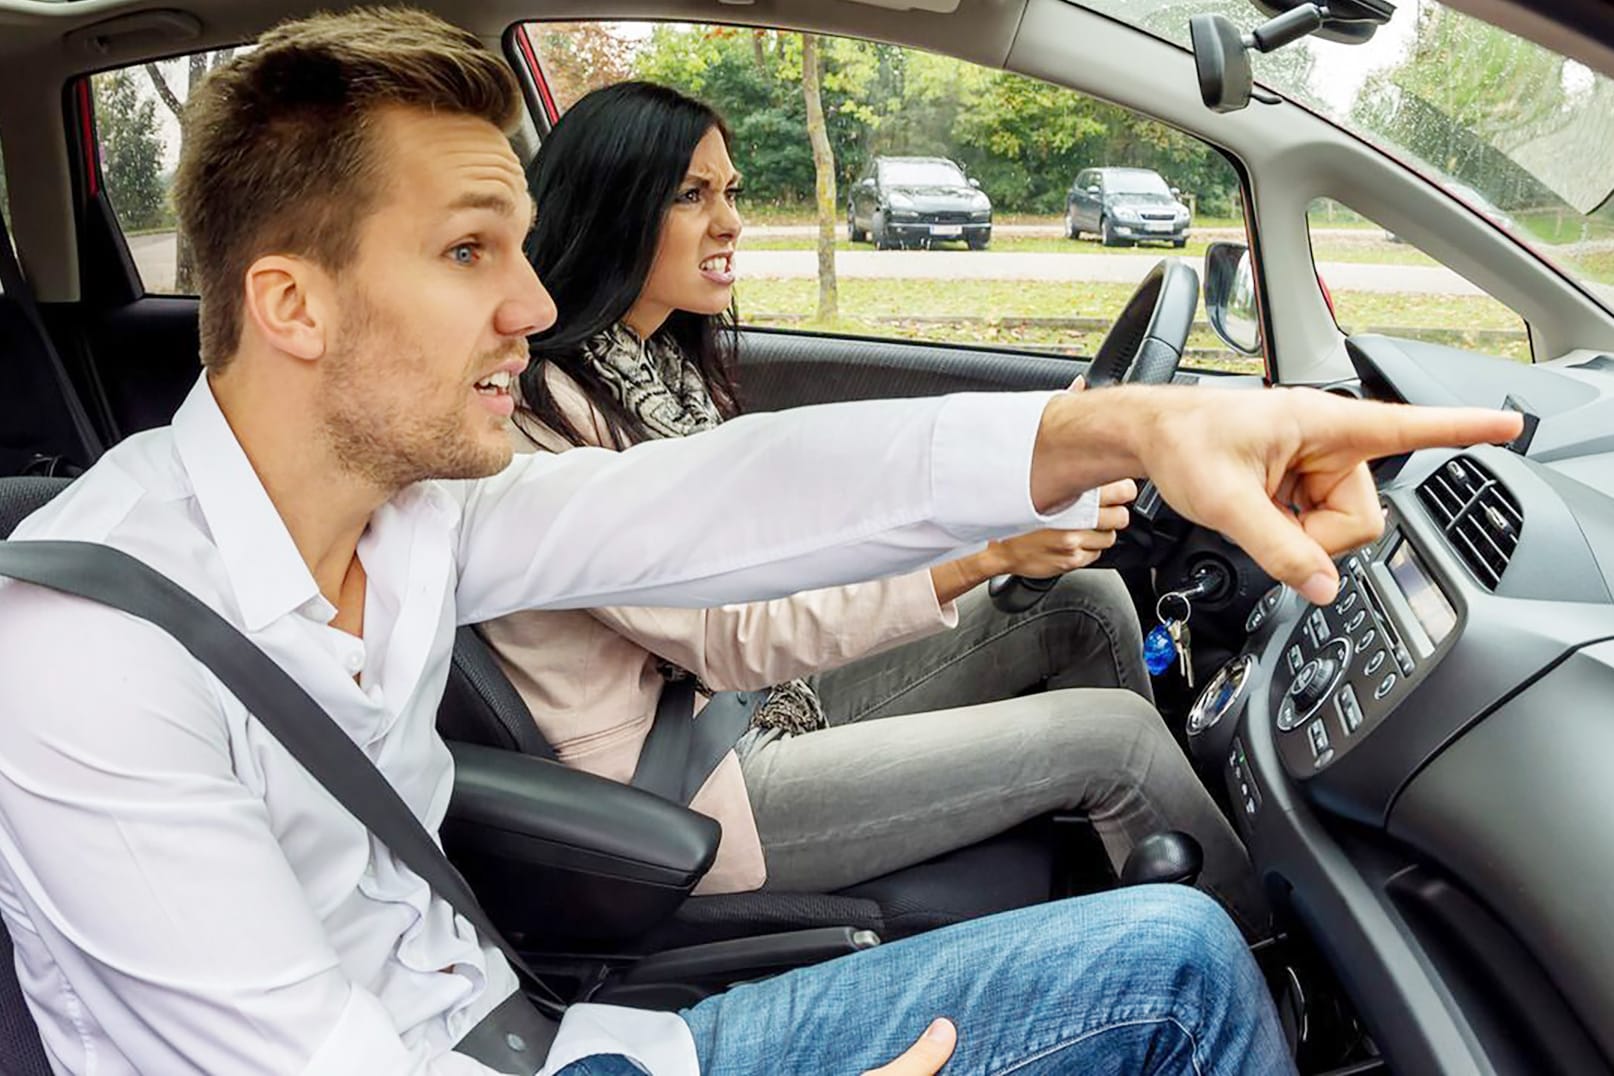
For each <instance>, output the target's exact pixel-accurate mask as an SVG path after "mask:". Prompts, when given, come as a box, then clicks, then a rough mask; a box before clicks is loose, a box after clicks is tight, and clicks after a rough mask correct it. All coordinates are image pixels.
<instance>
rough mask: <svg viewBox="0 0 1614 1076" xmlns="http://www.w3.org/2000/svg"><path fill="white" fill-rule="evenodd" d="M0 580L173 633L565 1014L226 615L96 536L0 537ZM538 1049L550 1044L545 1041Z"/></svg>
mask: <svg viewBox="0 0 1614 1076" xmlns="http://www.w3.org/2000/svg"><path fill="white" fill-rule="evenodd" d="M0 577H9V578H12V579H18V580H22V581H23V582H27V583H33V584H35V585H36V586H42V587H46V588H48V589H50V590H56V591H60V592H61V593H64V594H73V595H76V596H78V597H80V598H87V599H89V600H90V601H93V602H99V603H100V604H102V605H107V606H111V607H112V608H114V609H120V610H122V611H123V612H125V613H128V614H129V615H131V616H134V617H138V618H139V619H141V620H145V621H147V622H149V623H151V624H154V625H155V626H157V627H159V628H161V629H162V630H163V631H165V632H167V633H168V634H169V635H171V636H173V637H174V639H175V640H177V641H178V642H179V644H180V645H181V646H183V647H184V648H185V649H186V650H188V651H190V653H191V655H192V656H193V657H195V658H196V660H197V661H200V662H201V663H202V664H203V665H205V666H207V668H208V669H210V670H211V671H212V672H213V675H215V676H217V677H218V678H219V680H220V682H222V683H223V684H224V686H225V687H226V688H228V689H229V690H230V692H231V693H232V694H233V695H235V697H236V698H237V699H239V700H240V702H241V704H242V705H243V706H245V707H246V708H247V710H248V711H249V712H250V713H251V714H252V716H253V717H255V718H257V720H258V722H259V723H260V724H262V725H263V727H264V728H266V729H268V730H269V732H270V734H271V735H273V736H274V738H275V739H276V740H278V741H280V744H281V746H282V747H284V748H285V749H286V750H287V751H289V752H290V753H291V755H292V757H293V758H295V759H296V760H297V761H298V762H299V763H301V764H302V765H303V768H304V769H306V770H307V771H308V772H309V773H310V774H311V775H312V776H313V777H314V779H315V780H316V781H318V782H319V783H320V784H321V785H322V786H323V787H324V789H325V791H327V792H329V793H330V794H331V795H332V796H333V797H334V798H335V799H336V801H337V802H338V803H340V804H341V805H342V806H343V807H344V808H345V809H346V810H347V811H348V813H349V814H351V815H353V817H354V818H357V819H358V820H359V821H360V822H362V823H364V827H365V828H366V829H367V830H369V831H370V833H371V835H372V836H374V837H375V838H376V839H377V840H379V841H380V842H381V843H382V844H384V845H386V846H387V848H389V849H391V851H392V853H393V854H394V855H396V856H397V857H398V858H399V859H401V860H403V862H404V863H405V864H406V865H407V866H408V867H409V869H410V870H412V871H414V872H415V874H417V875H418V876H419V877H420V878H421V879H422V880H423V881H425V883H426V884H427V885H429V886H430V887H431V889H432V892H434V893H436V894H437V895H438V896H440V897H442V898H443V899H444V900H446V901H448V903H449V904H450V905H452V906H453V908H454V910H455V911H456V912H458V913H459V914H461V915H463V916H464V917H465V918H466V919H467V920H468V921H469V922H470V924H471V925H472V926H473V927H475V928H476V931H477V933H478V934H479V935H481V936H482V937H483V938H486V939H487V940H488V941H491V942H492V943H493V944H494V945H495V946H496V947H497V948H498V949H499V951H500V952H502V953H503V954H504V955H505V958H506V959H507V960H509V961H510V964H511V966H512V967H514V968H515V970H516V972H517V973H518V974H519V975H520V976H521V977H522V978H523V979H524V980H525V982H526V986H527V988H528V990H529V992H530V993H532V994H535V995H536V997H534V998H533V1002H534V1004H535V1005H537V1006H538V1007H539V1009H540V1010H542V1011H543V1012H544V1014H545V1015H547V1016H549V1017H551V1018H553V1019H557V1020H558V1019H559V1018H560V1016H561V1014H562V1013H563V1012H564V1011H565V1005H564V1003H563V1002H562V1001H561V1000H560V998H559V996H557V995H556V994H555V992H554V991H553V990H551V989H550V988H549V986H548V985H547V984H545V983H544V982H543V981H542V980H541V979H540V978H539V977H538V974H537V973H536V972H534V971H533V970H532V969H531V968H529V967H528V966H527V962H526V961H525V960H523V959H522V957H521V954H520V953H518V952H516V950H515V948H514V947H513V946H512V945H511V944H510V943H509V942H508V941H507V940H506V939H505V937H504V935H503V934H502V933H500V931H499V928H498V927H496V926H494V925H493V922H492V920H490V919H489V918H488V916H487V913H486V912H484V911H483V910H482V905H481V904H480V903H479V902H478V901H477V899H476V894H475V893H473V892H472V891H471V887H470V886H469V885H467V884H466V882H465V879H464V878H462V877H461V876H460V872H459V871H458V870H456V869H455V867H454V865H453V864H452V863H450V862H449V861H448V857H447V856H446V855H444V854H443V850H442V849H441V848H439V847H438V846H437V842H436V841H435V840H433V839H432V836H431V834H429V833H428V832H427V831H426V827H425V826H423V825H421V823H420V819H418V818H416V817H415V813H414V812H413V811H411V810H410V809H409V807H408V805H407V804H405V803H404V801H403V799H402V798H401V797H399V795H398V792H397V790H396V789H394V788H393V787H392V785H391V783H390V782H388V781H387V779H386V777H385V776H384V775H383V774H382V773H381V771H380V770H379V769H377V768H376V766H375V763H373V762H371V761H370V759H369V756H367V755H365V753H364V752H363V751H362V750H360V749H359V746H358V744H356V743H354V742H353V741H352V740H351V739H349V738H348V736H347V734H346V733H344V732H343V731H342V730H341V728H340V727H339V726H338V725H337V724H336V722H335V721H333V720H332V719H331V717H330V715H329V714H327V713H326V712H325V710H324V709H323V708H322V707H321V706H320V705H319V703H317V702H315V701H314V699H313V698H312V697H311V696H310V695H309V694H308V692H306V691H304V690H303V689H302V687H300V686H299V685H298V684H297V682H296V681H295V680H293V679H292V678H291V676H290V675H289V674H288V673H287V672H286V671H285V670H284V669H282V668H281V667H280V666H279V665H277V664H275V662H274V660H273V659H272V658H270V657H269V655H267V654H265V653H264V652H263V651H262V650H260V649H258V647H257V646H256V645H255V644H254V643H253V642H252V641H251V640H250V639H248V638H247V637H246V636H245V635H243V634H242V633H241V632H240V631H238V630H237V629H236V628H235V626H234V625H232V624H231V623H230V622H229V621H227V620H225V619H224V618H223V617H222V616H220V615H219V614H218V613H216V612H214V611H213V609H211V608H209V607H208V606H207V605H206V604H205V603H203V602H202V601H201V600H200V599H199V598H197V597H196V596H195V595H193V594H191V593H190V592H189V591H187V590H186V589H185V588H183V587H181V586H180V585H179V584H177V583H175V582H174V581H173V580H171V579H169V578H168V577H167V576H165V575H163V574H162V573H160V572H158V571H157V570H156V569H154V568H152V567H150V566H148V565H147V564H145V563H144V562H142V561H140V560H138V559H137V558H135V557H132V556H130V555H129V554H127V553H125V552H123V551H122V550H118V549H113V548H112V547H111V546H105V545H97V544H95V543H93V542H58V541H38V542H35V541H9V542H0ZM542 1045H543V1049H544V1050H547V1049H548V1044H547V1043H544V1044H542ZM538 1056H539V1057H542V1053H540V1054H539V1055H538Z"/></svg>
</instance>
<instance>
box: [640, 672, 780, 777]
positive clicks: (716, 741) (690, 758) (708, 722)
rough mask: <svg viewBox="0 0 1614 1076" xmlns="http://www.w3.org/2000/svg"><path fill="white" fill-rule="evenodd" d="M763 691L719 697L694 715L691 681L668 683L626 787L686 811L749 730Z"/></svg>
mask: <svg viewBox="0 0 1614 1076" xmlns="http://www.w3.org/2000/svg"><path fill="white" fill-rule="evenodd" d="M766 695H767V692H764V691H747V692H739V691H719V692H717V693H715V694H714V695H713V696H712V697H711V699H710V700H708V701H707V703H706V705H705V707H703V708H702V709H701V712H700V713H699V714H697V713H695V679H694V677H691V676H685V677H683V678H681V679H678V680H669V681H668V682H667V683H666V684H665V685H663V686H662V689H661V697H660V698H658V699H657V700H656V716H655V720H653V721H652V722H651V724H650V732H649V733H648V734H646V736H645V740H644V746H643V747H641V748H640V749H639V763H638V765H637V766H635V767H634V770H633V780H632V781H630V782H629V784H631V785H633V787H634V788H642V789H644V790H645V791H646V792H653V793H655V794H656V795H658V796H660V797H661V798H662V799H668V800H672V801H673V802H674V803H677V804H680V805H682V806H686V807H687V806H688V805H689V801H690V800H692V799H694V798H695V793H697V792H699V791H700V789H701V786H702V785H704V784H705V783H706V779H707V778H708V777H710V776H711V775H712V771H713V770H715V769H717V765H718V763H720V762H722V761H723V756H725V755H727V754H728V753H729V751H730V750H731V749H733V747H734V743H735V741H736V740H738V739H739V738H740V737H741V736H742V735H743V734H744V733H745V730H746V729H748V728H750V727H751V715H752V714H753V713H755V712H756V710H757V707H759V706H760V705H761V704H762V700H763V699H764V698H765V697H766Z"/></svg>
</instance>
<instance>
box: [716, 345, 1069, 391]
mask: <svg viewBox="0 0 1614 1076" xmlns="http://www.w3.org/2000/svg"><path fill="white" fill-rule="evenodd" d="M739 367H740V374H739V380H740V386H741V398H742V400H743V402H744V404H745V408H746V410H748V411H779V410H784V409H786V408H790V407H802V406H805V405H808V404H819V403H831V402H834V401H837V400H872V399H881V398H886V397H911V396H938V395H942V394H944V393H949V392H982V391H994V390H998V391H1004V390H1030V389H1062V388H1065V387H1066V386H1067V385H1069V384H1070V383H1071V381H1072V380H1074V379H1075V377H1076V375H1077V374H1079V373H1081V372H1082V371H1084V370H1086V369H1087V363H1086V362H1085V361H1083V360H1080V359H1070V358H1065V357H1063V356H1058V355H1035V354H1027V353H1023V352H1004V351H989V350H985V349H977V348H967V347H956V346H950V345H944V344H925V343H918V342H914V341H907V340H864V339H856V338H850V337H836V336H816V335H812V334H808V333H797V332H773V331H769V330H759V329H749V330H745V331H743V332H741V334H740V350H739Z"/></svg>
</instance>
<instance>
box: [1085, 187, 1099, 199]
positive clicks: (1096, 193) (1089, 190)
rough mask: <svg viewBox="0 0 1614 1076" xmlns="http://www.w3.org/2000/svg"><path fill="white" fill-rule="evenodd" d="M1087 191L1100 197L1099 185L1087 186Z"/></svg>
mask: <svg viewBox="0 0 1614 1076" xmlns="http://www.w3.org/2000/svg"><path fill="white" fill-rule="evenodd" d="M1087 193H1088V194H1091V195H1092V196H1093V197H1094V198H1097V197H1098V188H1097V187H1088V188H1087Z"/></svg>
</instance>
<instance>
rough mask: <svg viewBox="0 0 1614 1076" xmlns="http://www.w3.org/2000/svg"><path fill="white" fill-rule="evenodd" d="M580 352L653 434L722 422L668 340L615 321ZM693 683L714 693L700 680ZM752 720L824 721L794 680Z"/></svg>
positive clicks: (667, 668)
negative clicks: (647, 336) (643, 337)
mask: <svg viewBox="0 0 1614 1076" xmlns="http://www.w3.org/2000/svg"><path fill="white" fill-rule="evenodd" d="M582 357H583V361H584V362H585V363H586V364H587V365H588V367H589V370H590V371H591V372H592V373H593V374H594V375H595V377H596V378H597V379H598V380H599V382H600V383H601V384H602V385H604V387H605V390H606V391H607V392H608V393H610V394H611V397H612V398H613V399H614V400H616V402H617V403H618V404H619V405H620V406H621V407H622V408H623V409H624V410H626V411H627V412H629V413H630V414H632V415H634V416H636V417H637V418H638V419H639V421H640V422H642V423H644V426H645V428H646V429H647V430H649V431H650V436H652V437H655V438H658V439H660V438H666V437H687V436H688V435H689V434H692V433H700V432H701V431H702V430H709V429H711V428H712V427H714V426H716V425H717V424H718V423H720V422H722V421H723V416H722V415H721V414H720V413H719V412H718V410H717V405H716V404H715V403H713V402H712V394H711V392H710V391H709V390H708V389H707V387H706V379H705V378H703V377H702V376H701V373H700V370H699V369H697V368H696V366H695V364H694V363H692V362H690V361H689V359H688V358H686V357H685V356H684V353H683V351H682V349H680V348H679V346H678V345H677V344H676V343H674V342H673V341H672V340H671V339H668V338H666V337H664V336H659V335H652V336H651V337H650V339H649V340H640V339H639V337H638V335H637V334H636V333H634V331H633V330H632V329H630V328H628V327H627V326H626V325H623V324H617V325H614V326H612V327H611V328H609V329H607V330H605V331H604V332H602V333H600V334H599V335H598V336H596V337H594V338H593V339H592V340H590V341H589V342H588V343H586V344H584V345H583V353H582ZM657 666H658V668H659V669H660V671H661V675H662V676H664V677H666V678H667V679H668V680H682V679H686V678H694V674H693V673H691V672H690V671H689V670H687V669H682V668H679V667H678V666H677V665H674V664H673V663H672V662H670V661H659V662H658V663H657ZM696 686H697V688H698V690H700V691H701V692H702V693H703V694H706V695H708V696H709V695H711V694H712V692H711V690H710V689H709V688H707V687H706V685H705V684H702V683H700V681H699V680H698V679H696ZM751 724H752V725H754V726H756V727H757V728H763V729H778V730H779V731H781V732H784V733H786V734H794V733H798V732H812V731H813V730H814V729H821V728H824V727H825V725H826V722H825V720H824V707H823V704H822V703H820V702H819V699H818V694H817V692H815V691H814V690H813V688H812V685H811V684H809V683H807V681H805V680H801V679H795V680H787V681H785V682H784V683H782V684H776V685H775V686H774V687H772V688H770V689H769V691H768V698H767V700H766V701H765V702H763V704H762V705H761V706H760V707H758V708H757V711H756V713H755V714H753V715H752V717H751Z"/></svg>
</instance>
